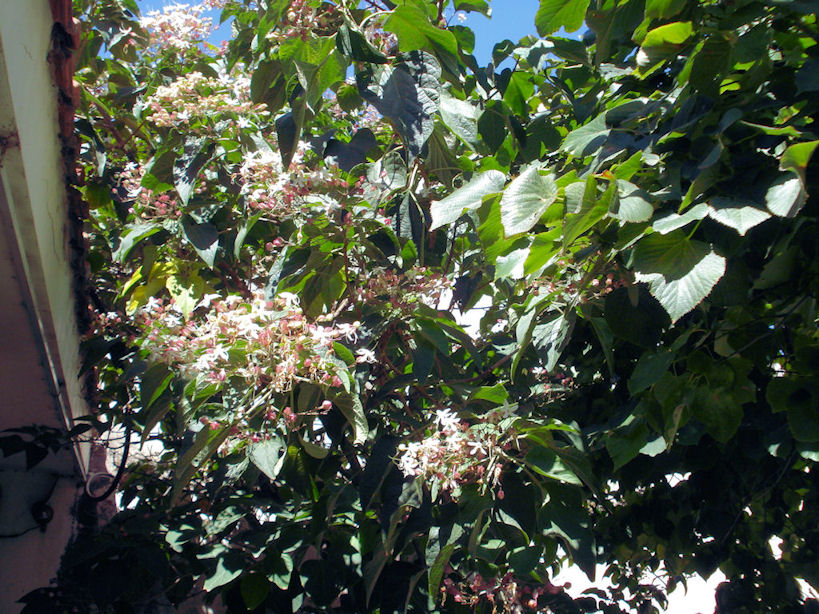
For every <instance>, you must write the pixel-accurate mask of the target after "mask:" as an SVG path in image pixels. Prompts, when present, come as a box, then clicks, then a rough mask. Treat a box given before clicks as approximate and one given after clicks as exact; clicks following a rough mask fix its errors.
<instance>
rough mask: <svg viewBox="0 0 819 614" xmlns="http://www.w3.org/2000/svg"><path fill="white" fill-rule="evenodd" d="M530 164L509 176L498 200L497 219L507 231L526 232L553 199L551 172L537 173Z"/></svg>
mask: <svg viewBox="0 0 819 614" xmlns="http://www.w3.org/2000/svg"><path fill="white" fill-rule="evenodd" d="M540 172H541V168H540V166H539V165H533V166H530V167H529V168H527V169H526V170H525V171H523V172H522V173H521V174H520V175H518V176H517V177H516V178H515V179H513V180H512V183H510V184H509V185H508V186H507V188H506V190H505V191H504V193H503V197H502V198H501V202H500V210H501V223H502V224H503V228H504V230H505V231H506V234H507V235H514V234H518V233H521V232H526V231H527V230H529V229H530V228H532V226H534V225H535V224H536V223H537V221H538V220H539V219H540V216H541V215H543V214H544V213H545V212H546V209H548V208H549V206H550V205H551V204H552V203H553V202H555V200H556V199H557V184H555V180H554V178H553V177H552V176H551V175H546V176H544V175H541V174H540Z"/></svg>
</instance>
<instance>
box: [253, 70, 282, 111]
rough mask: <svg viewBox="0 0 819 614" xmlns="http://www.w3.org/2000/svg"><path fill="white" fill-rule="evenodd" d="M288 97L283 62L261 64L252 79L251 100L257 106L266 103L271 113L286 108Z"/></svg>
mask: <svg viewBox="0 0 819 614" xmlns="http://www.w3.org/2000/svg"><path fill="white" fill-rule="evenodd" d="M286 95H287V85H286V77H285V75H284V72H283V70H282V64H281V62H279V61H277V60H272V61H271V60H266V61H262V62H259V65H258V66H257V67H256V70H254V71H253V75H252V76H251V78H250V99H251V100H252V101H253V102H254V103H255V104H260V103H264V104H265V105H267V108H268V110H269V111H270V112H271V113H274V112H276V111H278V110H279V109H281V108H282V106H284V103H285V101H286Z"/></svg>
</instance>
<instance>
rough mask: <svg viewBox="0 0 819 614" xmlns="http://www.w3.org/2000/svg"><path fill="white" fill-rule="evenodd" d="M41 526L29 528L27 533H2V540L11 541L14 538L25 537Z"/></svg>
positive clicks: (0, 534) (0, 537) (36, 525)
mask: <svg viewBox="0 0 819 614" xmlns="http://www.w3.org/2000/svg"><path fill="white" fill-rule="evenodd" d="M39 528H41V526H40V525H39V524H35V525H34V526H33V527H29V528H28V529H26V530H25V531H20V532H19V533H0V539H11V538H12V537H20V536H21V535H25V534H26V533H29V532H31V531H33V530H34V529H39Z"/></svg>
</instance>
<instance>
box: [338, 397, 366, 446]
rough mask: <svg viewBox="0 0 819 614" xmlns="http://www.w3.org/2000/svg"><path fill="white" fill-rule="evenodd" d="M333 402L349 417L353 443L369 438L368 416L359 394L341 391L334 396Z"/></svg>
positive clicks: (359, 442) (362, 441)
mask: <svg viewBox="0 0 819 614" xmlns="http://www.w3.org/2000/svg"><path fill="white" fill-rule="evenodd" d="M332 401H333V403H334V404H335V406H336V407H338V409H339V411H341V413H342V414H344V417H345V418H347V422H349V423H350V426H351V427H353V443H354V444H355V445H359V444H362V443H364V442H365V441H366V440H367V435H368V434H369V432H370V427H369V425H368V424H367V416H366V415H365V413H364V406H363V405H362V404H361V399H360V398H359V397H358V395H357V394H350V393H348V392H343V393H339V394H338V395H336V396H335V397H333V398H332Z"/></svg>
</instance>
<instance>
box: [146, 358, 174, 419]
mask: <svg viewBox="0 0 819 614" xmlns="http://www.w3.org/2000/svg"><path fill="white" fill-rule="evenodd" d="M172 381H173V371H171V370H170V369H168V367H167V366H166V365H164V364H156V365H153V366H152V367H150V368H149V369H148V370H146V371H145V373H143V374H142V376H141V377H140V382H139V399H140V403H141V405H142V410H143V411H145V410H147V409H150V407H151V405H153V404H154V403H156V400H157V399H158V398H159V397H160V396H161V395H162V393H163V392H165V391H166V390H167V389H168V386H169V385H170V383H171V382H172Z"/></svg>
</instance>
